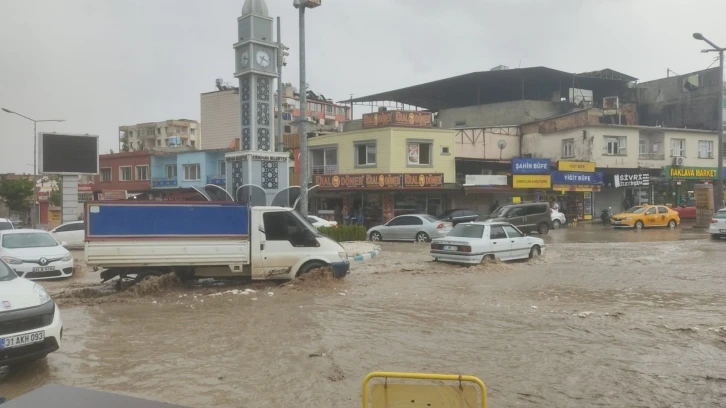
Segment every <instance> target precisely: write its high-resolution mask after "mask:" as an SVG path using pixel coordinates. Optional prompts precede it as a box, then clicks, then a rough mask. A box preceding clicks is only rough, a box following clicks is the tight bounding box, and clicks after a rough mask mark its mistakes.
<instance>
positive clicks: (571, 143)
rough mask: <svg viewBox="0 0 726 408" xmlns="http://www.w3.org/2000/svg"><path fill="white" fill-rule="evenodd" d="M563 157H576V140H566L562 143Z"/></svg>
mask: <svg viewBox="0 0 726 408" xmlns="http://www.w3.org/2000/svg"><path fill="white" fill-rule="evenodd" d="M562 157H564V158H566V157H575V139H564V140H563V141H562Z"/></svg>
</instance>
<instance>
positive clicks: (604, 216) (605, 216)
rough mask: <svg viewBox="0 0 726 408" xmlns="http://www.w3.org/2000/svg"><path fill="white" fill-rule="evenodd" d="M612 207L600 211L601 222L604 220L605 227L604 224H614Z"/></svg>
mask: <svg viewBox="0 0 726 408" xmlns="http://www.w3.org/2000/svg"><path fill="white" fill-rule="evenodd" d="M611 209H612V207H608V208H603V209H602V210H600V220H602V223H603V225H604V224H610V223H611V222H612V217H613V216H612V214H610V210H611Z"/></svg>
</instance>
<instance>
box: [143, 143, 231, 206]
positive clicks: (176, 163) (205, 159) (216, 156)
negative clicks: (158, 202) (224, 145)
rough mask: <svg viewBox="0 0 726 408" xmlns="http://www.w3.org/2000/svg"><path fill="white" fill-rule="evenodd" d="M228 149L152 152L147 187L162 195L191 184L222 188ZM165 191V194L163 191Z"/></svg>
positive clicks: (201, 186)
mask: <svg viewBox="0 0 726 408" xmlns="http://www.w3.org/2000/svg"><path fill="white" fill-rule="evenodd" d="M228 151H229V150H227V149H221V150H195V151H188V152H171V153H155V154H154V155H152V156H151V188H152V190H154V191H156V192H160V193H162V194H161V195H162V196H164V197H166V196H173V195H174V193H175V192H182V191H184V190H189V189H191V188H192V187H200V188H203V187H204V186H205V185H207V184H216V185H218V186H221V187H224V186H225V182H226V167H225V164H224V163H225V162H224V154H225V153H226V152H228ZM165 191H168V193H169V194H164V192H165Z"/></svg>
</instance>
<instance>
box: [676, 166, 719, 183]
mask: <svg viewBox="0 0 726 408" xmlns="http://www.w3.org/2000/svg"><path fill="white" fill-rule="evenodd" d="M717 174H718V171H717V169H716V168H713V167H680V166H679V167H673V166H666V167H665V176H666V179H667V180H672V179H673V180H716V175H717Z"/></svg>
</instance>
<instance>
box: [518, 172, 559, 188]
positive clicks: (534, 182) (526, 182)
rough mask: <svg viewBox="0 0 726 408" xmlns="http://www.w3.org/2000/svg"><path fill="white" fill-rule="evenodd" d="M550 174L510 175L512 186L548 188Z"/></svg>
mask: <svg viewBox="0 0 726 408" xmlns="http://www.w3.org/2000/svg"><path fill="white" fill-rule="evenodd" d="M550 184H551V179H550V176H549V175H547V176H512V187H514V188H550Z"/></svg>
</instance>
